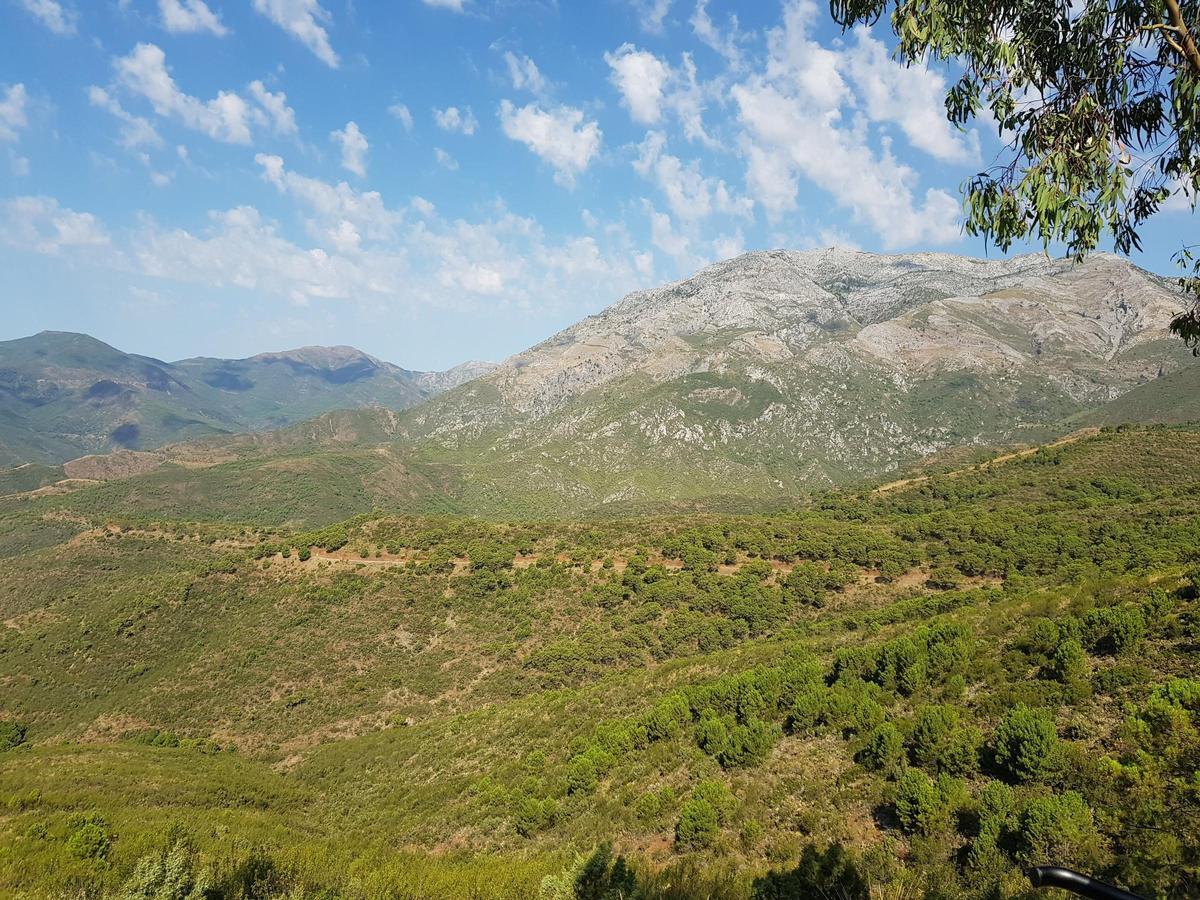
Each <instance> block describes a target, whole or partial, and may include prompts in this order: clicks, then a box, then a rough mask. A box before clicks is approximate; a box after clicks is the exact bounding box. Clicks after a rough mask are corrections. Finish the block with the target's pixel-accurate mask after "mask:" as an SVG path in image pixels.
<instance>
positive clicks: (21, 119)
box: [0, 84, 29, 141]
mask: <svg viewBox="0 0 1200 900" xmlns="http://www.w3.org/2000/svg"><path fill="white" fill-rule="evenodd" d="M28 103H29V94H28V92H27V91H26V90H25V85H23V84H11V85H9V86H8V87H6V88H4V90H3V92H2V93H0V141H15V140H16V139H17V134H18V132H20V131H21V129H23V128H24V127H25V126H26V125H28V124H29V116H28V114H27V113H26V111H25V108H26V106H27V104H28Z"/></svg>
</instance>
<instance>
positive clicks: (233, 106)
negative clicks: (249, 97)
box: [114, 44, 251, 144]
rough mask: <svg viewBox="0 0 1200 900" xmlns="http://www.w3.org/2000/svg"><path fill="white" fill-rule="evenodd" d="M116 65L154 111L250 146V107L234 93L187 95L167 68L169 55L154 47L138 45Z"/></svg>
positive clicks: (127, 84) (125, 82)
mask: <svg viewBox="0 0 1200 900" xmlns="http://www.w3.org/2000/svg"><path fill="white" fill-rule="evenodd" d="M114 66H115V68H116V70H117V77H118V79H119V80H120V82H121V84H122V85H123V86H124V87H125V88H127V89H128V90H130V91H132V92H133V93H135V94H138V95H140V96H142V97H145V98H146V99H147V100H149V101H150V105H151V106H152V107H153V108H154V111H155V112H156V113H157V114H158V115H160V116H162V117H164V118H173V119H176V120H178V121H179V122H181V123H182V124H183V125H184V126H186V127H187V128H191V129H193V130H195V131H199V132H201V133H203V134H206V135H208V136H209V137H210V138H213V139H214V140H218V141H224V142H226V143H230V144H248V143H250V119H251V112H250V107H249V105H248V104H247V103H246V101H245V100H243V99H242V98H241V97H240V96H238V95H237V94H236V93H233V92H231V91H220V92H218V94H217V96H216V97H214V98H213V99H212V100H208V101H202V100H199V99H197V98H196V97H192V96H190V95H189V94H185V93H184V92H183V91H181V90H180V89H179V86H178V85H177V84H176V83H175V79H174V78H173V77H172V76H171V72H170V70H169V69H168V68H167V62H166V55H165V54H164V53H163V51H162V50H161V49H160V48H159V47H157V46H156V45H154V44H138V45H137V46H136V47H135V48H134V49H133V52H131V53H130V54H129V55H128V56H122V57H120V58H118V59H117V60H116V61H115V63H114Z"/></svg>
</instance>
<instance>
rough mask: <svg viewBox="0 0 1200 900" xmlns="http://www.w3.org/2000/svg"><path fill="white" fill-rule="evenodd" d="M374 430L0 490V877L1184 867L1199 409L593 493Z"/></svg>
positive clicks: (910, 887)
mask: <svg viewBox="0 0 1200 900" xmlns="http://www.w3.org/2000/svg"><path fill="white" fill-rule="evenodd" d="M374 455H375V456H381V454H378V453H376V454H374ZM370 458H371V454H368V453H366V452H358V451H355V452H347V453H344V454H342V455H338V454H334V453H332V452H326V453H324V454H321V455H317V456H313V457H309V456H305V455H304V454H302V453H300V452H299V451H298V450H297V452H296V453H295V454H294V455H293V456H278V457H277V458H276V459H275V466H276V468H275V470H274V472H275V477H274V479H273V481H272V482H271V483H272V485H273V491H274V493H268V492H266V490H265V488H266V485H267V480H266V479H265V478H264V477H262V476H261V471H262V467H263V466H264V465H266V463H264V462H262V461H261V460H255V461H252V462H247V461H246V460H232V461H230V462H226V463H223V464H221V465H219V466H214V467H212V468H209V469H206V470H204V472H205V478H206V479H207V480H206V481H204V483H205V484H206V485H208V487H207V488H206V490H210V491H211V493H210V494H209V495H208V498H207V499H206V498H205V497H204V496H197V495H194V494H192V493H189V492H188V491H187V490H186V489H185V488H184V487H183V485H184V484H185V482H183V481H180V480H171V479H172V476H173V473H175V470H176V469H177V468H179V469H181V468H182V466H181V465H180V464H173V465H172V466H167V467H164V468H162V469H160V470H159V471H157V472H154V473H151V474H150V475H148V476H142V477H141V478H140V479H130V480H127V481H122V482H113V483H110V484H101V485H89V486H83V487H80V488H79V489H77V490H75V491H73V492H71V493H54V492H45V491H42V492H38V493H36V494H35V493H28V492H27V493H19V492H16V491H7V490H6V491H4V492H0V493H4V494H5V496H2V497H0V622H2V623H3V626H4V627H3V628H2V629H0V684H3V685H4V690H3V692H2V693H0V746H2V747H6V748H7V749H4V750H0V895H12V896H24V897H63V896H89V897H92V896H114V897H133V896H138V897H144V896H171V897H176V896H179V897H183V896H188V894H187V893H186V891H188V890H192V889H193V888H195V887H196V886H197V885H200V886H201V887H206V889H207V890H208V891H210V893H209V894H206V896H222V897H284V896H288V897H354V898H360V897H361V898H367V897H383V896H387V897H464V898H465V897H512V898H518V897H521V898H525V897H528V898H539V900H540V898H551V897H560V896H564V897H565V896H573V895H578V896H605V895H606V892H607V891H613V892H615V893H611V894H608V895H610V896H617V895H621V892H622V891H623V892H624V894H623V895H624V896H644V897H681V898H682V897H694V896H708V897H727V898H746V897H750V896H754V897H757V898H770V897H785V896H807V895H813V894H815V895H821V893H822V892H824V894H827V895H831V896H846V897H865V896H866V895H867V894H866V891H867V886H868V885H870V886H871V888H870V889H871V890H872V891H873V892H874V894H873V896H918V895H921V894H925V893H929V894H932V895H937V896H967V897H973V896H978V897H984V896H1011V895H1015V894H1019V893H1021V892H1022V890H1023V888H1022V884H1023V882H1022V878H1021V876H1020V867H1021V866H1023V865H1026V864H1029V863H1035V862H1039V863H1040V862H1057V863H1063V864H1070V865H1076V866H1079V867H1082V868H1085V869H1087V870H1089V871H1093V872H1097V873H1100V874H1103V875H1105V876H1106V877H1108V878H1110V879H1112V880H1115V881H1117V882H1119V883H1121V884H1123V885H1125V886H1127V887H1129V888H1131V889H1135V890H1139V891H1142V892H1145V893H1147V894H1153V895H1159V896H1179V897H1183V896H1188V895H1191V894H1193V893H1194V888H1195V885H1196V877H1197V869H1196V864H1197V863H1196V861H1197V860H1198V859H1200V830H1197V829H1196V827H1195V826H1194V824H1193V823H1194V822H1195V821H1196V817H1195V814H1196V812H1197V792H1196V789H1195V780H1194V773H1195V771H1196V768H1197V764H1198V763H1200V732H1198V731H1197V725H1200V722H1198V721H1197V720H1196V715H1197V712H1196V711H1197V710H1200V700H1198V699H1197V698H1198V697H1200V671H1198V670H1197V663H1196V656H1195V651H1194V647H1195V641H1196V633H1195V623H1196V621H1198V620H1200V605H1198V603H1200V600H1198V599H1197V594H1198V591H1197V580H1198V579H1200V574H1197V573H1196V572H1194V570H1193V566H1194V564H1195V548H1196V546H1197V541H1198V539H1200V511H1198V510H1197V505H1196V498H1197V496H1198V495H1200V480H1198V478H1197V475H1196V473H1197V471H1200V468H1198V466H1197V463H1200V432H1197V431H1195V430H1192V429H1188V428H1155V429H1150V430H1122V431H1120V432H1116V431H1110V432H1105V433H1102V434H1098V435H1095V436H1091V437H1085V438H1082V439H1080V440H1077V441H1075V442H1072V443H1068V444H1063V445H1061V446H1058V447H1056V448H1053V449H1048V450H1042V451H1040V452H1037V453H1034V454H1032V455H1029V456H1025V457H1021V458H1016V459H1013V460H1011V461H1008V462H1005V463H1001V464H997V465H995V466H993V467H990V468H987V469H984V470H968V471H963V472H959V473H954V474H950V475H942V476H934V477H932V478H931V479H929V480H927V481H923V482H921V483H919V484H914V485H912V486H910V487H908V488H900V489H894V490H889V491H887V492H883V493H872V492H870V491H857V490H846V491H842V492H835V493H829V494H825V495H820V496H818V497H815V498H814V499H813V500H812V501H811V502H810V503H806V504H801V505H798V506H794V507H793V508H791V509H790V510H788V511H784V512H778V513H774V514H770V515H766V514H764V515H756V516H746V515H740V516H739V515H732V514H727V513H712V512H710V513H707V514H700V513H691V514H686V515H682V514H681V515H674V516H657V517H649V518H607V519H603V520H595V521H590V522H587V521H584V522H579V521H575V522H569V521H562V520H558V519H555V518H547V519H546V520H544V521H537V520H525V521H521V522H503V521H492V522H485V521H480V520H472V519H464V518H459V517H453V516H442V517H432V518H431V517H413V516H398V515H396V514H395V513H391V512H386V511H373V508H372V507H373V503H374V500H375V497H374V496H372V494H371V493H370V491H369V490H368V489H367V488H366V487H365V485H367V484H368V483H369V481H370V478H369V476H370V475H371V473H369V472H367V469H366V468H365V467H366V466H367V460H368V459H370ZM394 465H398V463H396V462H395V461H390V462H388V463H387V464H386V465H385V466H384V467H383V468H384V469H386V467H387V466H394ZM399 465H403V466H404V467H405V470H406V471H408V472H417V473H419V474H420V475H421V477H429V478H435V477H437V476H438V475H439V473H440V472H441V470H439V469H435V468H432V467H427V468H425V469H421V468H420V467H419V466H418V465H416V464H413V465H411V466H410V464H409V463H407V462H405V463H401V464H399ZM239 467H240V468H239ZM381 471H383V470H382V469H379V470H375V472H374V474H375V475H376V476H377V478H378V479H383V478H384V475H381V474H380V472H381ZM214 472H219V473H223V474H221V479H223V480H217V479H216V478H215V476H213V473H214ZM393 474H394V473H393ZM241 477H245V478H246V479H248V480H246V481H239V480H238V479H239V478H241ZM413 477H415V476H413ZM156 479H157V480H156ZM38 481H39V479H38V478H33V479H32V480H31V481H30V482H28V484H27V486H35V485H36V484H37V482H38ZM216 485H221V488H220V491H217V490H216V487H215V486H216ZM355 485H357V486H358V487H355ZM20 486H21V485H16V484H14V485H13V487H20ZM218 494H220V496H218ZM172 497H174V502H172ZM251 497H253V498H254V500H253V501H252V500H251V499H249V498H251ZM221 498H224V499H221ZM232 498H241V499H240V500H239V501H238V503H240V504H241V505H238V504H235V503H234V502H233V499H232ZM255 503H257V507H256V508H255V506H254V505H255ZM289 519H292V520H295V521H296V522H301V521H302V522H304V523H305V524H303V525H296V526H288V525H286V524H285V522H286V521H287V520H289ZM339 520H340V521H339ZM300 529H307V530H300ZM608 844H611V847H612V850H611V854H612V855H611V856H605V853H606V852H607V851H606V850H605V849H604V848H605V847H606V846H607V845H608ZM618 856H620V857H621V860H620V861H619V862H617V861H616V857H618ZM171 879H174V882H173V883H174V884H175V888H173V889H174V890H176V891H177V892H176V893H160V894H154V893H153V892H154V891H157V890H160V889H162V890H163V891H165V890H166V888H165V887H164V885H165V884H167V883H168V882H170V881H171ZM593 889H594V890H595V893H594V894H587V893H586V891H590V890H593ZM635 890H636V891H638V892H639V893H637V894H633V893H631V891H635ZM580 891H583V892H584V893H580Z"/></svg>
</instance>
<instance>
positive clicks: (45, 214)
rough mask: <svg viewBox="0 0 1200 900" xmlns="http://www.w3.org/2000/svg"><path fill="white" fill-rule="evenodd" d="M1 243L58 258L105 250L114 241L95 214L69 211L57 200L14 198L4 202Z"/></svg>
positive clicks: (0, 214) (0, 210)
mask: <svg viewBox="0 0 1200 900" xmlns="http://www.w3.org/2000/svg"><path fill="white" fill-rule="evenodd" d="M0 241H3V242H4V243H6V244H9V245H10V246H12V247H16V248H17V249H19V250H31V251H34V252H35V253H44V254H47V255H50V256H57V255H59V254H61V253H62V252H63V251H64V250H68V249H84V250H87V249H88V248H91V249H95V248H97V247H105V246H107V245H108V244H109V242H110V239H109V236H108V234H107V232H106V231H105V230H104V228H103V227H102V226H101V225H100V223H99V222H98V221H97V220H96V217H95V216H93V215H92V214H91V213H81V212H76V211H75V210H73V209H65V208H63V207H61V206H59V205H58V201H57V200H55V199H54V198H53V197H14V198H12V199H11V200H4V201H0Z"/></svg>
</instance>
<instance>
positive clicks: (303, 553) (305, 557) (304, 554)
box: [296, 547, 312, 562]
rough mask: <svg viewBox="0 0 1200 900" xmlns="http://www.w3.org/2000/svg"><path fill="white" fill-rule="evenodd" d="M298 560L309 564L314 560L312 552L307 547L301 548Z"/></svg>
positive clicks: (297, 554) (297, 555) (297, 556)
mask: <svg viewBox="0 0 1200 900" xmlns="http://www.w3.org/2000/svg"><path fill="white" fill-rule="evenodd" d="M296 558H297V559H298V560H300V562H308V561H309V560H310V559H312V551H311V550H309V549H308V548H307V547H301V548H300V550H299V552H297V553H296Z"/></svg>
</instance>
